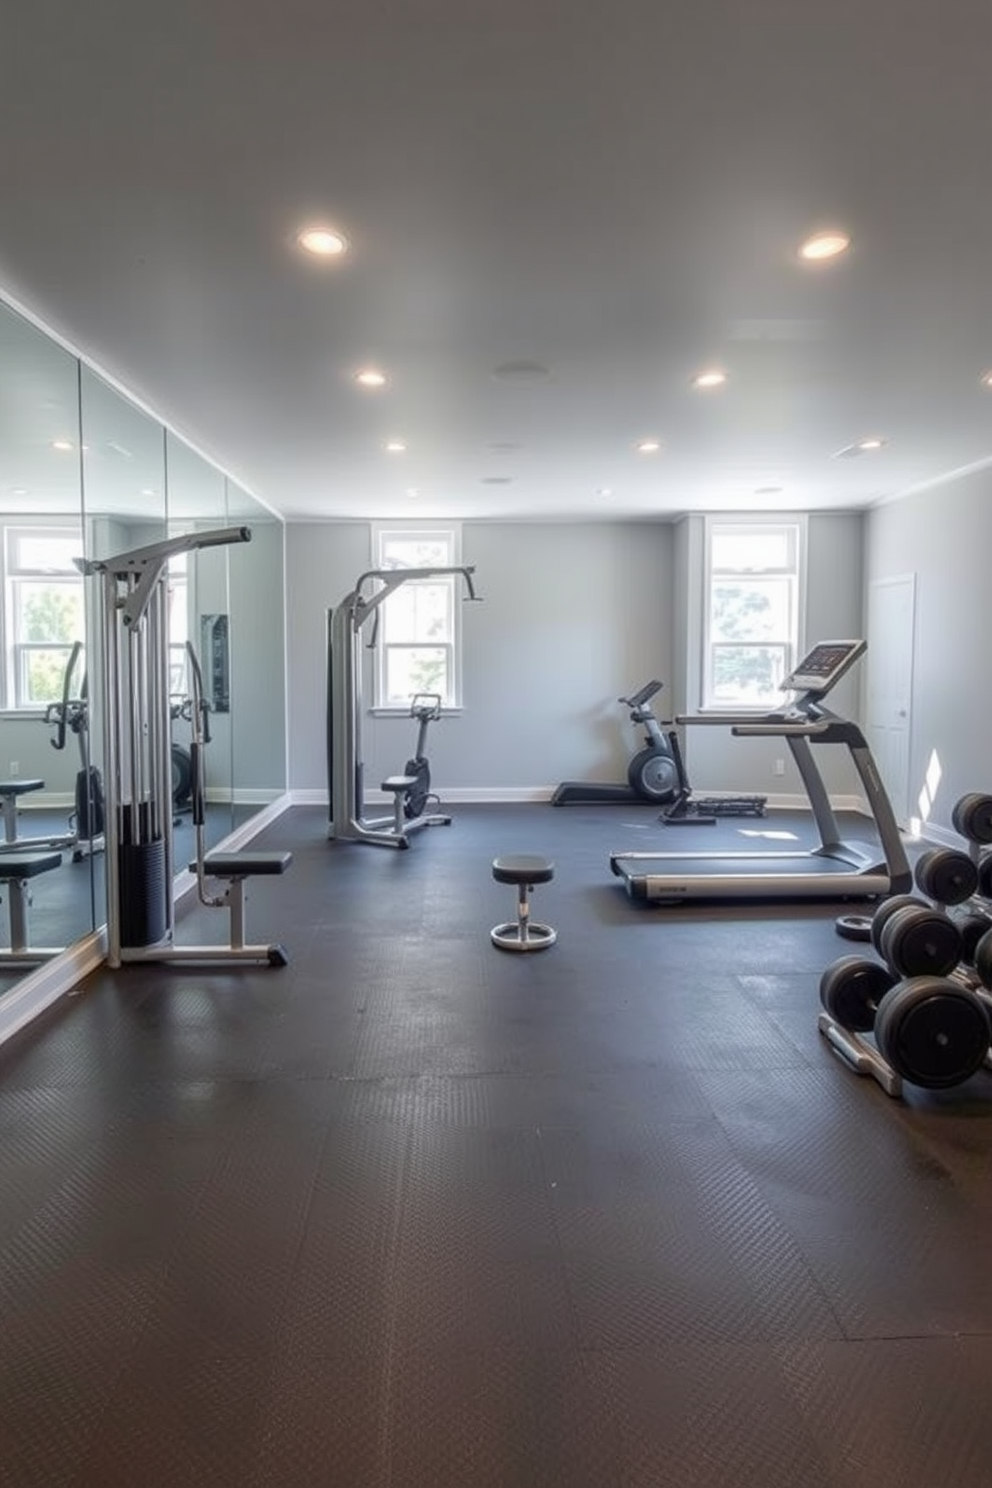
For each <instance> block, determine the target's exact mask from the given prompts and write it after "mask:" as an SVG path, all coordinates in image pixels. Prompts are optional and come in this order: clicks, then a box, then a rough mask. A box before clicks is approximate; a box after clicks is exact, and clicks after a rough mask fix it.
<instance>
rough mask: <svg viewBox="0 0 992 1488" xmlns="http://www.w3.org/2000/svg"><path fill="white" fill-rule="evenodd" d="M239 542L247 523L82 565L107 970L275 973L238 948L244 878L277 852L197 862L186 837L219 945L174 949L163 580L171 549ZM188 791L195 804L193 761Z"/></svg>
mask: <svg viewBox="0 0 992 1488" xmlns="http://www.w3.org/2000/svg"><path fill="white" fill-rule="evenodd" d="M250 541H251V528H249V527H223V528H216V529H213V530H210V531H206V532H191V533H185V534H182V535H181V536H179V537H174V538H168V539H165V540H163V541H162V542H157V543H150V544H148V545H147V546H146V547H141V548H133V549H131V550H130V551H128V552H125V553H118V554H115V555H114V556H113V557H111V558H104V559H99V560H96V559H93V560H83V561H82V562H81V564H80V567H81V568H82V571H83V572H84V573H85V574H87V575H97V576H99V577H100V579H101V582H102V586H103V614H102V620H103V625H102V644H103V669H104V689H103V693H104V696H103V719H104V793H105V795H104V799H105V808H106V817H105V840H106V849H107V853H106V857H107V963H108V965H110V966H111V967H114V968H116V967H119V966H121V965H122V963H124V962H126V961H201V962H210V961H219V962H230V961H253V962H268V963H269V964H271V965H284V964H285V962H286V959H287V958H286V953H285V951H284V950H283V949H282V947H281V946H271V945H264V946H252V945H246V944H245V943H244V890H243V885H244V880H245V879H246V878H248V877H252V876H254V875H256V874H260V873H263V874H269V873H281V872H283V870H284V869H285V868H286V867H287V866H288V865H289V862H290V861H291V857H290V854H289V853H252V852H236V853H218V854H215V855H214V856H213V857H206V858H205V857H204V855H203V850H202V835H199V834H198V838H197V863H196V865H194V866H195V868H196V871H197V878H198V883H199V885H200V888H201V899H202V901H203V902H204V903H206V904H226V905H227V906H228V907H229V908H230V911H231V936H230V943H229V944H228V945H226V946H225V945H207V946H185V945H184V946H177V945H175V944H174V938H173V937H174V931H175V907H174V903H173V887H172V885H173V878H174V875H175V865H174V851H173V803H172V759H171V733H170V721H171V720H170V709H169V705H170V698H169V629H168V614H167V579H168V566H169V559H170V558H171V557H172V556H173V555H174V554H177V553H188V552H193V551H195V550H197V549H200V548H209V547H222V546H226V545H229V544H233V543H245V542H250ZM200 742H201V741H200V740H198V741H197V767H196V769H195V771H194V773H198V774H199V781H198V783H195V784H194V791H195V792H196V791H197V790H198V791H199V797H200V801H201V805H202V799H203V790H202V765H201V761H200V758H199V748H200ZM204 875H206V876H207V877H211V878H217V879H226V880H227V881H228V883H229V889H228V892H227V893H226V894H225V895H224V896H223V897H222V898H214V899H210V898H207V897H205V896H204V895H203V892H202V879H203V876H204Z"/></svg>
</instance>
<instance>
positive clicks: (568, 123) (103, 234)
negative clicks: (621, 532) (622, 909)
mask: <svg viewBox="0 0 992 1488" xmlns="http://www.w3.org/2000/svg"><path fill="white" fill-rule="evenodd" d="M0 41H2V46H0V286H2V287H3V288H4V289H5V290H6V291H7V292H8V294H10V295H12V296H14V297H15V298H16V299H17V300H19V301H20V302H21V303H23V304H25V305H27V306H28V307H30V308H31V309H32V310H33V311H34V312H36V313H37V314H38V315H39V316H41V317H42V318H43V319H44V320H45V321H46V322H47V323H48V324H49V325H50V326H52V327H53V328H54V329H55V330H56V331H58V332H59V333H61V334H62V335H64V336H65V337H67V338H68V339H69V340H70V341H71V342H72V343H73V344H75V345H77V346H79V347H81V348H82V349H83V350H84V351H86V352H88V353H89V354H90V355H91V356H92V357H93V358H94V359H95V361H96V362H97V363H98V364H99V365H101V366H102V367H103V368H105V369H106V370H107V371H108V372H110V373H111V374H112V375H113V376H114V377H116V378H118V379H119V380H120V381H122V382H123V383H124V384H126V385H127V386H128V387H129V388H131V389H132V390H133V391H134V392H135V393H136V394H137V395H138V396H139V397H140V398H142V399H143V400H144V401H145V402H146V403H147V404H148V405H150V406H151V407H152V408H153V409H154V410H155V411H156V412H157V413H158V414H160V415H161V416H163V417H164V418H165V419H166V420H167V421H169V422H170V423H171V424H172V425H173V426H174V427H176V428H178V429H179V430H180V431H181V432H183V433H184V434H186V435H187V436H188V437H190V438H191V439H192V440H193V441H194V442H195V443H196V444H197V445H199V446H200V447H201V448H202V449H203V450H205V451H206V452H207V453H208V454H210V455H211V456H212V457H213V458H215V459H216V460H218V461H219V462H220V463H221V464H222V465H223V466H224V467H226V468H227V469H228V470H230V471H231V472H232V473H233V474H235V475H236V476H237V477H238V478H239V479H241V480H242V481H243V482H244V483H245V484H246V485H247V486H248V487H249V488H250V489H252V490H253V491H254V492H255V493H257V494H258V495H259V496H261V497H262V498H263V500H265V501H266V502H268V503H269V504H270V505H272V506H273V507H275V508H276V509H277V510H279V511H282V512H284V513H286V514H287V515H291V516H319V515H326V516H349V517H373V516H380V517H397V516H400V517H412V516H435V515H452V516H463V517H471V516H478V517H492V518H499V517H510V518H517V517H520V516H530V517H547V518H552V519H554V518H566V517H613V516H650V515H655V514H659V515H665V514H670V513H677V512H681V511H685V510H692V509H711V510H729V509H736V508H740V509H749V510H753V509H755V508H762V509H776V508H791V507H803V508H831V507H852V506H853V507H857V506H863V505H866V504H869V503H871V502H873V501H876V500H880V499H886V498H890V497H892V496H895V495H898V494H900V493H902V492H904V491H906V490H907V489H909V488H912V487H914V486H916V485H918V484H920V483H924V482H928V481H933V480H935V479H937V478H939V477H941V476H944V475H946V474H948V473H949V472H952V471H954V470H958V469H961V468H962V467H967V466H970V465H972V464H974V463H975V462H981V461H985V460H988V459H989V458H990V457H992V390H988V389H986V388H984V387H983V386H982V385H981V382H980V376H981V374H982V373H983V371H985V370H987V369H988V368H989V367H992V294H990V291H989V273H988V258H989V244H990V242H992V191H990V190H989V182H990V150H989V141H990V130H989V122H988V77H989V66H990V62H992V7H990V6H989V4H988V0H944V3H942V4H938V3H937V0H872V3H870V4H867V3H866V0H831V3H830V4H822V3H815V4H814V3H810V0H693V3H691V4H689V3H683V4H674V3H668V4H665V3H663V0H612V3H610V4H607V3H604V0H600V3H586V4H582V3H580V0H490V3H488V4H486V5H482V4H480V3H473V0H361V3H356V0H337V3H327V0H324V3H317V0H281V3H280V4H278V5H276V4H274V3H271V0H167V3H166V0H157V3H155V4H150V3H146V0H87V3H86V4H80V3H79V0H31V3H30V4H27V3H24V4H20V5H11V6H8V7H7V9H6V12H5V15H4V21H3V30H2V38H0ZM318 219H322V220H326V221H330V222H332V223H334V224H335V225H337V226H339V227H340V228H341V229H342V230H343V231H344V232H345V233H346V234H347V235H348V238H349V240H350V245H351V246H350V252H349V253H348V254H347V255H346V256H345V257H344V258H343V259H341V260H337V261H334V262H333V263H328V262H318V261H315V260H312V259H307V258H305V257H304V256H303V255H302V254H301V253H300V252H299V250H298V249H297V248H296V247H295V244H294V235H295V232H296V229H297V228H298V227H300V226H301V225H303V224H305V223H307V222H310V221H314V220H318ZM834 224H838V225H841V226H843V227H844V228H846V229H847V230H848V231H849V232H850V234H851V237H852V247H851V251H850V252H849V253H848V254H847V255H846V256H845V257H844V258H843V259H841V260H838V261H835V262H834V263H832V264H822V265H819V266H816V267H814V266H811V265H806V264H802V263H801V262H800V261H799V259H798V258H797V254H796V249H797V246H798V244H799V243H800V241H801V240H802V239H803V238H804V237H805V236H806V235H807V234H808V233H809V232H810V231H812V230H813V229H815V228H817V227H819V226H826V225H834ZM370 363H374V364H376V365H379V366H381V367H382V368H383V369H384V370H385V371H386V372H387V373H388V376H389V381H388V384H387V386H386V387H385V388H384V389H382V390H380V391H378V392H369V391H365V390H362V389H360V388H359V387H357V386H356V385H355V383H354V381H353V375H354V373H355V372H356V371H357V370H358V369H359V368H361V367H363V366H366V365H369V364H370ZM508 363H509V364H519V363H523V364H537V365H538V366H539V367H541V368H543V369H546V372H547V375H546V376H533V375H531V376H527V375H519V373H518V375H516V376H510V377H506V376H503V377H500V376H496V375H494V373H495V371H496V369H497V368H500V367H501V366H504V365H505V364H508ZM712 364H719V365H720V366H722V367H723V368H725V369H726V370H727V372H728V373H729V381H728V383H727V384H726V386H725V387H723V388H722V389H719V390H716V391H713V392H709V393H701V392H699V391H697V390H695V389H693V388H692V387H691V386H690V379H691V377H692V376H693V374H694V373H696V372H698V371H699V370H701V369H702V368H704V367H706V366H709V365H712ZM524 370H525V371H526V366H525V368H524ZM4 387H6V384H0V391H2V389H3V388H4ZM871 435H878V436H881V437H883V438H884V439H885V440H886V441H887V442H886V444H885V445H884V446H883V448H882V449H881V450H879V451H878V452H877V453H872V454H865V455H861V456H859V457H858V458H836V453H837V451H839V450H841V449H843V448H845V447H849V446H851V445H852V444H855V443H856V442H857V441H858V440H860V439H861V438H863V437H865V436H871ZM649 436H653V437H656V438H657V439H659V440H660V442H661V446H662V447H661V449H660V450H659V452H658V453H656V454H653V455H644V454H639V453H638V452H637V451H636V449H635V445H636V443H637V442H638V441H639V440H641V439H644V438H647V437H649ZM390 438H399V439H402V440H404V441H405V442H406V444H407V450H406V452H405V453H404V454H395V455H389V454H387V453H386V452H385V450H384V444H385V442H386V441H387V440H388V439H390ZM768 487H775V488H778V487H780V488H781V490H780V491H779V492H769V491H768V490H767V489H764V488H768ZM411 489H413V490H416V491H417V492H418V494H417V495H416V496H410V495H408V494H407V493H408V491H410V490H411ZM756 492H760V494H755V493H756Z"/></svg>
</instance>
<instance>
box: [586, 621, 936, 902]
mask: <svg viewBox="0 0 992 1488" xmlns="http://www.w3.org/2000/svg"><path fill="white" fill-rule="evenodd" d="M866 650H867V645H866V643H865V642H864V641H821V642H820V643H819V645H817V646H814V647H813V649H812V651H810V652H809V654H808V655H807V656H805V657H804V658H803V660H802V661H801V662H800V663H799V665H798V666H797V667H796V668H795V669H794V670H793V671H792V672H790V673H789V675H788V676H787V677H786V678H785V679H784V680H783V682H782V684H781V685H782V690H783V691H784V692H793V693H797V694H799V695H798V696H797V697H796V698H795V699H794V700H793V701H792V702H791V703H790V704H789V705H788V706H787V707H785V708H784V709H782V710H781V711H778V712H772V713H763V714H754V713H752V714H743V713H739V714H730V715H727V714H723V715H712V714H702V715H699V714H686V715H683V716H681V717H679V718H678V719H677V720H676V721H677V722H678V723H679V724H680V725H685V726H688V727H695V726H698V725H721V726H723V727H727V725H728V724H729V725H730V731H731V733H732V734H735V735H736V736H737V737H738V738H742V739H753V738H758V737H761V736H764V737H772V738H780V739H784V740H785V741H786V743H787V744H788V746H789V750H790V753H791V754H792V758H793V759H794V760H795V762H796V767H797V769H798V770H799V775H800V778H801V779H802V782H803V786H804V787H805V790H806V794H807V796H808V797H809V803H810V806H811V807H812V811H813V818H814V820H815V822H816V827H817V831H818V833H819V836H820V845H819V847H816V848H813V849H811V850H808V851H803V852H730V853H719V852H708V853H697V852H684V853H679V852H664V853H652V852H615V853H611V854H610V867H611V869H612V870H613V872H614V873H615V874H616V875H617V877H618V878H620V879H622V880H623V884H624V887H625V888H626V890H627V893H628V894H629V895H630V897H631V898H632V899H646V900H655V901H658V902H660V903H668V904H681V903H684V902H686V901H688V900H697V899H717V900H720V899H780V900H791V899H799V900H803V899H876V898H882V897H884V896H886V895H888V894H904V893H908V892H909V891H910V890H911V889H912V887H913V874H912V869H911V868H910V865H909V860H908V859H907V857H906V851H905V848H904V846H903V842H902V837H901V836H900V833H899V828H898V826H897V825H896V819H895V816H894V815H893V811H892V805H891V803H890V801H889V798H888V796H887V795H886V793H885V787H884V786H883V785H882V782H881V780H880V778H879V774H878V768H877V766H876V764H875V760H874V758H873V756H872V753H871V750H870V749H869V747H868V742H867V740H866V739H865V736H864V734H863V733H862V731H861V729H860V728H859V726H858V725H857V724H856V723H853V722H851V721H850V720H849V719H844V718H840V717H839V716H838V715H837V714H836V713H832V712H831V711H830V709H829V708H826V707H825V706H824V705H823V699H824V698H825V697H826V696H827V694H828V693H829V692H830V691H831V689H832V688H834V687H835V686H836V685H837V683H838V682H839V681H840V679H841V677H843V676H844V674H845V672H847V671H849V670H850V668H851V667H852V666H853V665H854V663H855V662H856V661H858V660H859V658H860V657H861V656H863V655H864V653H865V651H866ZM814 744H843V745H846V747H847V748H848V749H849V750H850V751H851V756H852V758H853V760H854V764H855V767H856V769H857V772H858V775H859V776H860V778H861V784H862V786H863V787H864V792H865V796H866V798H867V801H868V807H869V810H870V811H871V815H872V817H873V819H874V822H875V826H876V828H877V830H878V837H879V843H878V845H874V846H873V845H870V844H867V843H861V842H845V841H844V840H843V839H842V838H841V835H840V828H839V826H838V824H837V819H836V817H835V816H834V812H833V807H832V806H831V805H830V798H829V796H828V794H827V788H826V785H825V784H824V780H823V776H822V775H821V774H820V771H819V768H818V767H817V764H816V760H815V759H814V755H813V749H812V745H814Z"/></svg>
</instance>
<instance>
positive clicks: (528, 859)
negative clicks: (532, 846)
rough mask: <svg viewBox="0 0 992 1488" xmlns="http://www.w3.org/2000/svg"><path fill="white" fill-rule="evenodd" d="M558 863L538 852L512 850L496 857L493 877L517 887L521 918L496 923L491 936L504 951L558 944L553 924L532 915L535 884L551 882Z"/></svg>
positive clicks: (490, 933) (537, 948)
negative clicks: (537, 922)
mask: <svg viewBox="0 0 992 1488" xmlns="http://www.w3.org/2000/svg"><path fill="white" fill-rule="evenodd" d="M554 876H555V865H554V863H552V862H550V861H549V860H548V859H547V858H542V857H539V856H538V855H537V854H536V853H509V854H507V855H505V856H503V857H499V858H493V878H494V879H495V880H496V882H497V883H505V884H513V885H514V886H515V887H516V890H517V918H516V919H515V920H508V921H506V923H505V924H502V925H494V926H493V928H492V930H490V932H489V935H490V939H491V940H492V943H493V945H494V946H498V947H499V949H500V950H501V951H541V950H544V948H545V947H546V946H550V945H554V943H555V941H556V940H557V938H558V937H557V934H556V932H555V931H554V930H552V928H551V926H550V925H539V924H535V922H534V921H533V920H532V919H531V917H530V891H531V889H532V888H533V887H534V885H535V884H539V883H549V882H550V880H551V879H553V878H554Z"/></svg>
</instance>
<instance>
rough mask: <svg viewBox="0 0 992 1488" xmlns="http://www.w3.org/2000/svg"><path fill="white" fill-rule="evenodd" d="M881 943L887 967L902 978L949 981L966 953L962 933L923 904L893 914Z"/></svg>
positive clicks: (941, 913)
mask: <svg viewBox="0 0 992 1488" xmlns="http://www.w3.org/2000/svg"><path fill="white" fill-rule="evenodd" d="M878 943H879V951H880V953H881V956H882V959H883V960H884V961H885V963H886V965H887V966H889V967H891V969H892V970H893V971H894V972H896V973H897V974H898V975H899V976H901V977H917V976H936V977H946V976H947V974H948V972H951V971H953V970H954V968H955V967H956V966H957V965H958V963H959V961H960V960H961V955H962V949H963V947H962V941H961V933H960V931H959V930H958V927H957V925H956V924H955V923H954V921H953V920H952V919H951V918H950V916H949V915H946V914H944V913H943V911H942V910H939V909H934V908H932V907H931V906H930V905H920V904H909V905H906V906H905V907H904V908H902V909H897V910H896V911H895V912H894V913H892V914H890V915H889V916H888V917H887V918H886V920H885V923H884V925H883V926H882V930H881V933H880V935H879V942H878Z"/></svg>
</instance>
